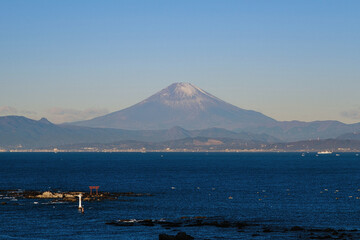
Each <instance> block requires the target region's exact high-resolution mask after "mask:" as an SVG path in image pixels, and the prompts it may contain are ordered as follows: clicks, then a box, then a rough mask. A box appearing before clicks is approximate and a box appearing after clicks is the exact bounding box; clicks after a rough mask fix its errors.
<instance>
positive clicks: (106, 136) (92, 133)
mask: <svg viewBox="0 0 360 240" xmlns="http://www.w3.org/2000/svg"><path fill="white" fill-rule="evenodd" d="M195 137H210V138H231V139H241V140H243V141H259V142H277V141H278V139H276V138H273V137H271V136H268V135H266V134H251V133H245V132H240V133H238V132H232V131H229V130H225V129H220V128H210V129H204V130H192V131H188V130H185V129H183V128H180V127H173V128H170V129H167V130H122V129H110V128H89V127H79V126H72V125H56V124H53V123H51V122H49V121H48V120H47V119H45V118H43V119H41V120H39V121H35V120H32V119H29V118H25V117H21V116H6V117H0V148H1V147H3V148H44V147H57V146H62V145H69V144H79V143H82V144H88V143H97V144H108V143H112V142H116V141H142V142H162V141H172V140H178V139H184V138H195Z"/></svg>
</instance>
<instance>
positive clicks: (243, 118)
mask: <svg viewBox="0 0 360 240" xmlns="http://www.w3.org/2000/svg"><path fill="white" fill-rule="evenodd" d="M275 122H276V121H275V120H274V119H272V118H270V117H267V116H265V115H263V114H261V113H259V112H255V111H251V110H244V109H241V108H238V107H236V106H234V105H231V104H229V103H226V102H224V101H222V100H220V99H218V98H217V97H215V96H213V95H211V94H210V93H207V92H205V91H204V90H202V89H200V88H198V87H196V86H194V85H192V84H190V83H174V84H172V85H170V86H169V87H167V88H165V89H163V90H161V91H160V92H158V93H156V94H155V95H152V96H151V97H149V98H147V99H145V100H144V101H142V102H140V103H138V104H135V105H133V106H131V107H129V108H126V109H124V110H120V111H117V112H113V113H110V114H108V115H105V116H101V117H97V118H94V119H91V120H87V121H80V122H75V123H71V124H74V125H78V126H87V127H101V128H120V129H136V130H140V129H141V130H154V129H168V128H172V127H174V126H180V127H182V128H185V129H190V130H192V129H205V128H212V127H218V128H226V129H235V128H247V127H256V126H263V125H267V124H271V123H275Z"/></svg>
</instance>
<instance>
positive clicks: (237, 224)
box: [235, 222, 250, 229]
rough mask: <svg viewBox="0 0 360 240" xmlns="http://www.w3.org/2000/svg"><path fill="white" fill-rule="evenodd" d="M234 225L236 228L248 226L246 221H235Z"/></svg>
mask: <svg viewBox="0 0 360 240" xmlns="http://www.w3.org/2000/svg"><path fill="white" fill-rule="evenodd" d="M235 226H236V227H237V228H238V229H241V228H244V227H248V226H250V225H249V224H248V223H247V222H236V223H235Z"/></svg>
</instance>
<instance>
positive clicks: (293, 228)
mask: <svg viewBox="0 0 360 240" xmlns="http://www.w3.org/2000/svg"><path fill="white" fill-rule="evenodd" d="M304 230H305V229H304V228H302V227H299V226H294V227H292V228H290V231H304Z"/></svg>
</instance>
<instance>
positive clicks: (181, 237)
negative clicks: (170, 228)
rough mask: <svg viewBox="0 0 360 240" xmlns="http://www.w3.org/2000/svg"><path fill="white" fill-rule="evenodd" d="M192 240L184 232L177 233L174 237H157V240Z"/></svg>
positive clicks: (166, 235) (165, 235) (164, 235)
mask: <svg viewBox="0 0 360 240" xmlns="http://www.w3.org/2000/svg"><path fill="white" fill-rule="evenodd" d="M193 239H194V237H192V236H190V235H187V234H186V233H185V232H179V233H178V234H176V235H175V236H174V235H168V234H165V233H162V234H160V235H159V240H193Z"/></svg>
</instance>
